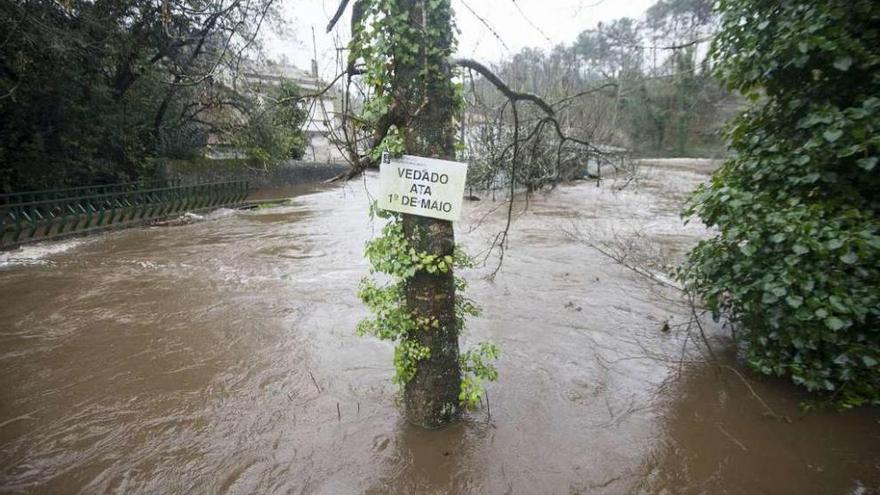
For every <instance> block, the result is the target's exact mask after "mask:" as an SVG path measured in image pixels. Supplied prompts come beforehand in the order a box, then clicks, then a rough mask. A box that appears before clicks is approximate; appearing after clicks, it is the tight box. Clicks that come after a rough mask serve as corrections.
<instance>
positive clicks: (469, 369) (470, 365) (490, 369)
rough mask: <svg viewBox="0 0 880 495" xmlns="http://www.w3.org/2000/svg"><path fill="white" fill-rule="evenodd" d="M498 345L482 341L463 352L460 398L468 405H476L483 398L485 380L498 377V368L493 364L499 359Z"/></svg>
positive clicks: (461, 357)
mask: <svg viewBox="0 0 880 495" xmlns="http://www.w3.org/2000/svg"><path fill="white" fill-rule="evenodd" d="M499 353H500V351H499V350H498V347H497V346H495V345H494V344H491V343H489V342H481V343H480V344H479V345H478V346H477V347H476V348H474V349H471V350H469V351H467V352H465V353H463V354H462V355H461V356H460V357H459V361H460V362H461V371H462V379H461V393H460V394H459V396H458V398H459V400H460V401H461V402H462V404H465V405H466V406H468V407H471V408H473V407H476V405H477V404H478V403H479V402H480V400H481V399H482V398H483V394H484V390H483V387H482V385H481V382H482V381H483V380H488V381H490V382H494V381H495V380H497V379H498V370H496V369H495V366H493V365H492V364H491V362H492V361H495V360H496V359H498V354H499Z"/></svg>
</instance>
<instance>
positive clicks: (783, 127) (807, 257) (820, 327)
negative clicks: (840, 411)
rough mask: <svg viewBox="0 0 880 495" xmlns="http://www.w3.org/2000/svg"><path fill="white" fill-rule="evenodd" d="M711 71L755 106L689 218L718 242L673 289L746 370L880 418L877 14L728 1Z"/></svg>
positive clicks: (733, 131)
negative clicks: (693, 294) (701, 306)
mask: <svg viewBox="0 0 880 495" xmlns="http://www.w3.org/2000/svg"><path fill="white" fill-rule="evenodd" d="M719 8H720V9H721V13H722V31H721V33H720V34H719V36H718V37H717V39H716V40H715V42H714V44H713V48H712V57H713V59H714V61H715V62H716V69H715V70H716V74H717V75H718V77H720V78H721V80H722V81H723V82H725V83H726V84H727V85H728V86H729V87H730V88H731V89H734V90H738V91H740V92H742V93H743V94H745V95H746V96H748V97H749V98H751V99H752V100H753V101H759V102H760V104H759V105H757V106H755V107H754V108H752V109H750V110H749V111H747V112H746V113H744V114H743V115H741V116H740V117H739V118H738V119H737V120H736V121H735V122H734V123H733V126H732V127H731V128H730V130H729V139H730V146H731V147H732V149H733V150H735V151H736V153H737V155H736V157H735V158H733V159H731V160H729V161H728V162H727V163H725V164H724V166H723V167H722V168H721V169H720V170H719V171H718V172H716V174H715V176H714V177H713V179H712V182H711V184H710V185H708V186H705V187H701V188H700V189H698V190H697V192H696V193H695V194H694V196H693V197H692V198H691V200H690V204H689V206H688V208H687V210H686V212H685V213H686V214H687V215H696V216H698V217H699V218H700V219H701V220H702V221H703V222H705V223H706V225H708V226H710V227H714V228H716V229H717V230H718V232H719V233H718V235H717V236H715V237H714V238H711V239H708V240H705V241H702V242H700V243H699V244H698V245H697V246H696V248H695V249H694V250H693V251H692V252H691V253H690V254H689V257H688V260H687V263H686V264H685V266H684V267H683V268H682V269H681V270H680V272H679V277H680V279H681V280H683V281H684V282H686V283H687V284H688V285H689V286H690V287H691V288H692V289H694V290H696V291H697V292H698V293H699V294H701V295H702V297H703V298H704V299H705V301H706V302H707V303H708V305H709V306H710V307H711V308H712V309H714V310H716V311H726V312H728V313H729V314H730V316H731V317H732V319H733V321H734V322H735V323H736V324H737V327H738V330H737V333H736V335H737V337H738V338H739V339H740V340H741V343H742V344H743V347H744V349H745V352H746V356H747V359H748V362H749V364H750V365H751V366H752V367H753V368H754V369H755V370H757V371H759V372H761V373H765V374H774V375H788V376H790V377H791V378H792V380H793V381H794V382H795V383H796V384H798V385H801V386H803V387H805V388H806V389H808V390H810V391H813V392H818V393H820V394H821V395H822V396H823V397H825V398H827V399H829V400H831V401H833V402H834V403H836V404H837V405H838V406H839V407H844V408H846V407H852V406H857V405H862V404H875V405H876V404H880V366H878V363H880V325H878V323H880V222H878V217H877V214H878V209H880V177H878V174H877V168H876V165H877V162H878V157H880V99H878V97H877V95H880V52H878V51H877V46H880V5H878V4H877V3H876V2H873V1H871V0H860V1H821V2H820V1H809V2H775V1H769V0H723V1H721V2H719Z"/></svg>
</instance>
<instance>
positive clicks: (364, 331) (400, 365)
mask: <svg viewBox="0 0 880 495" xmlns="http://www.w3.org/2000/svg"><path fill="white" fill-rule="evenodd" d="M370 211H371V214H372V215H373V217H374V218H375V217H379V218H384V219H387V220H389V221H388V222H387V223H386V224H385V225H384V226H383V227H382V231H381V235H379V236H378V237H376V238H374V239H372V240H370V241H369V242H367V246H366V250H365V255H366V257H367V259H368V260H369V262H370V272H371V273H375V272H381V273H384V274H386V275H389V276H390V277H391V279H392V280H391V282H389V283H387V284H385V285H380V284H377V283H376V282H375V281H374V280H373V279H371V278H364V279H363V280H362V281H361V284H360V290H359V291H358V297H360V299H361V300H362V301H363V302H364V304H365V305H366V306H367V307H368V308H369V309H370V311H371V313H372V316H371V317H369V318H366V319H364V320H362V321H361V322H360V323H359V324H358V327H357V333H358V335H361V336H363V335H373V336H375V337H378V338H380V339H383V340H390V341H394V342H397V346H396V347H395V349H394V369H395V373H394V379H393V381H394V383H396V384H398V385H400V386H401V387H403V386H404V385H406V383H407V382H408V381H409V380H411V379H412V377H413V376H414V375H415V373H416V370H417V368H416V365H417V364H418V362H419V361H420V360H422V359H426V358H428V357H430V349H429V348H427V347H424V346H422V345H420V344H419V343H418V342H417V341H416V339H415V338H414V337H415V335H416V333H417V332H430V331H432V330H434V329H437V328H439V327H440V322H439V321H438V320H436V319H435V318H430V317H424V316H421V315H418V314H414V313H412V312H411V311H410V310H408V309H407V307H406V293H405V285H406V280H407V279H409V278H410V277H412V276H414V275H415V274H416V273H419V272H426V273H429V274H440V273H449V272H450V271H451V270H453V268H454V267H471V266H473V265H474V261H473V259H471V258H470V257H469V256H467V254H466V253H464V252H463V251H462V250H461V249H458V248H456V250H455V251H454V255H453V256H448V255H447V256H437V255H433V254H429V253H427V252H419V251H416V250H415V249H414V248H413V247H412V246H411V245H410V243H409V241H407V239H406V236H405V234H404V232H403V225H402V222H401V221H400V219H399V218H398V215H397V214H395V213H391V212H387V211H383V210H380V209H379V208H378V207H377V206H376V205H375V204H373V206H372V207H371V210H370ZM454 281H455V288H456V296H455V320H456V328H457V329H458V331H459V332H460V331H461V330H462V329H464V324H465V318H467V317H468V316H479V314H480V309H479V307H478V306H477V305H476V304H475V303H474V302H473V301H472V300H470V299H468V298H467V297H464V296H463V295H462V292H463V291H464V290H465V289H466V287H467V283H466V282H465V280H464V279H463V278H460V277H455V278H454ZM497 356H498V348H497V347H495V346H494V345H492V344H487V343H482V344H480V345H479V346H478V347H477V348H476V349H473V350H470V351H468V352H466V353H464V354H462V355H461V356H460V366H461V372H462V385H461V386H462V389H461V395H460V399H461V401H462V403H463V404H464V405H465V406H467V407H474V406H476V405H477V404H478V403H479V400H480V398H481V397H482V395H483V387H482V380H492V381H494V380H495V379H496V378H497V376H498V372H497V371H496V370H495V368H494V367H493V366H492V365H491V361H493V360H494V359H496V358H497Z"/></svg>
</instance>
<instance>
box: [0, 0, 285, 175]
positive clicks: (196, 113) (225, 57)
mask: <svg viewBox="0 0 880 495" xmlns="http://www.w3.org/2000/svg"><path fill="white" fill-rule="evenodd" d="M272 9H273V0H259V1H253V2H245V1H242V0H207V1H202V0H187V1H183V2H144V1H141V0H99V1H94V2H93V1H85V0H72V1H67V2H51V1H46V0H36V1H28V2H24V1H18V0H0V26H2V29H0V32H2V33H3V35H2V39H0V190H9V189H18V190H21V189H29V188H40V187H50V186H58V185H65V184H82V183H93V182H113V181H119V180H130V179H135V178H138V177H142V176H149V175H150V174H152V173H154V171H155V169H156V164H157V159H158V158H161V157H182V156H187V155H189V154H191V153H193V152H194V150H197V149H198V148H199V147H200V146H201V145H203V144H204V143H205V141H206V139H207V135H208V134H209V133H215V134H217V133H219V134H222V133H228V132H232V131H238V132H250V133H253V131H251V130H248V127H249V125H248V123H249V122H250V121H251V118H250V117H251V116H253V115H256V116H257V117H259V118H256V119H255V120H254V122H255V123H256V124H257V125H259V124H260V122H261V121H262V120H263V119H264V115H265V113H266V109H265V108H258V105H255V101H253V98H252V97H249V96H246V93H244V92H242V91H239V90H238V89H239V88H238V84H239V81H238V79H237V77H236V76H237V70H238V67H239V63H240V62H241V59H242V57H243V56H244V55H245V54H246V53H248V50H249V49H251V47H252V46H253V43H254V40H255V36H256V34H257V32H258V30H259V28H260V26H261V25H262V24H264V23H265V22H266V20H267V18H269V17H270V16H271V15H272V13H273V10H272ZM282 111H283V110H282ZM273 146H274V145H273ZM273 146H270V147H269V148H273ZM288 154H289V153H288ZM282 155H283V154H282Z"/></svg>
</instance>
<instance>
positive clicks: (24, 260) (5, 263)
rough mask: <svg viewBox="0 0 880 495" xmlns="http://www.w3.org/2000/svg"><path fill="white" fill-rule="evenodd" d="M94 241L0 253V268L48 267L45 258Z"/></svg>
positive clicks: (56, 243)
mask: <svg viewBox="0 0 880 495" xmlns="http://www.w3.org/2000/svg"><path fill="white" fill-rule="evenodd" d="M91 240H94V239H69V240H66V241H46V242H39V243H36V244H26V245H24V246H20V247H18V248H15V249H10V250H8V251H0V268H6V267H10V266H21V265H48V264H51V260H48V259H46V258H48V257H50V256H52V255H56V254H60V253H63V252H65V251H69V250H71V249H73V248H75V247H77V246H80V245H82V244H85V243H87V242H90V241H91Z"/></svg>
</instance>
